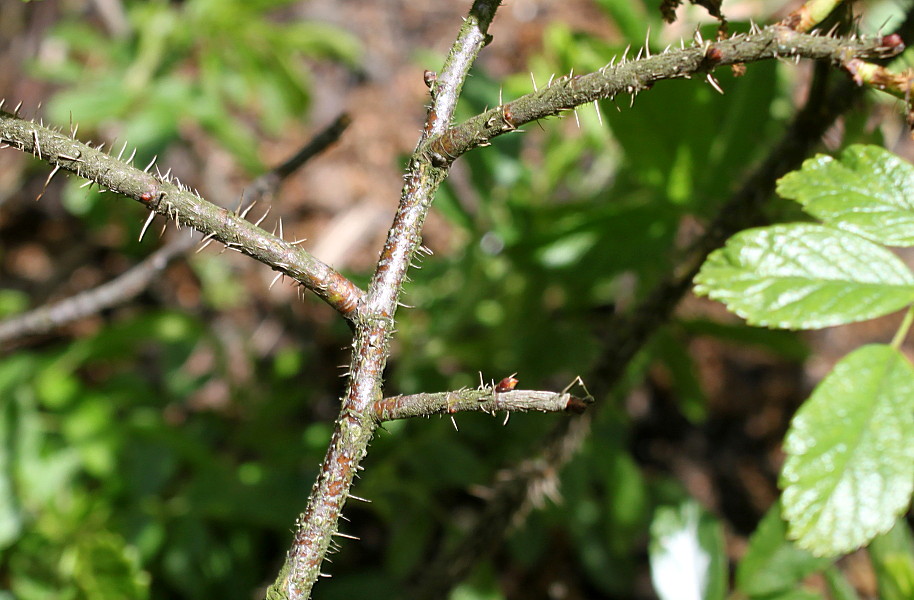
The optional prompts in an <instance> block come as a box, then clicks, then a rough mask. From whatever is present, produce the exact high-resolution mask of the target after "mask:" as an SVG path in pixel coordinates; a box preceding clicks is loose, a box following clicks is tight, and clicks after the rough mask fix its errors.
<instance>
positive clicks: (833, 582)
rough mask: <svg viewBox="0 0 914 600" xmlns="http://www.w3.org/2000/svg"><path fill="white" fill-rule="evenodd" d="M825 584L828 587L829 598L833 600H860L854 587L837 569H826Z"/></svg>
mask: <svg viewBox="0 0 914 600" xmlns="http://www.w3.org/2000/svg"><path fill="white" fill-rule="evenodd" d="M825 584H826V585H827V586H828V593H829V597H830V598H832V600H860V596H858V595H857V591H856V590H854V586H852V585H851V584H850V582H848V581H847V579H845V578H844V575H842V574H841V571H839V570H838V569H836V568H835V567H830V568H828V569H826V571H825Z"/></svg>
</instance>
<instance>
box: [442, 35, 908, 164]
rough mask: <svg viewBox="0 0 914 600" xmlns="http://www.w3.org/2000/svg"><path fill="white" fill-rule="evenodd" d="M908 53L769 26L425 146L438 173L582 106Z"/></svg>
mask: <svg viewBox="0 0 914 600" xmlns="http://www.w3.org/2000/svg"><path fill="white" fill-rule="evenodd" d="M902 50H904V44H902V43H901V40H900V39H897V38H893V37H891V36H889V37H885V38H882V37H879V38H855V39H847V38H832V37H823V36H818V35H813V34H807V33H798V32H796V31H793V30H792V29H789V28H787V27H782V26H776V25H775V26H770V27H766V28H764V29H761V30H758V31H757V32H756V33H749V34H741V35H736V36H734V37H732V38H729V39H726V40H722V41H719V42H710V41H702V40H696V41H695V42H694V43H693V45H692V46H691V47H688V48H682V49H677V50H667V51H665V52H663V53H661V54H658V55H656V56H651V55H650V52H649V51H648V50H647V49H644V50H643V51H642V53H644V54H645V57H644V58H641V54H642V53H639V55H638V58H636V59H634V60H631V59H626V57H625V55H623V56H622V58H621V59H620V60H619V62H618V63H616V62H615V61H616V59H615V58H613V60H612V61H611V62H610V63H609V64H607V65H606V66H605V67H603V68H602V69H600V70H598V71H595V72H593V73H588V74H586V75H571V74H569V75H565V76H563V77H560V78H558V79H555V80H550V81H549V83H548V84H547V85H546V87H543V88H542V89H539V90H536V91H534V92H533V93H530V94H526V95H525V96H521V97H520V98H518V99H517V100H514V101H512V102H508V103H506V104H503V105H501V106H497V107H495V108H493V109H491V110H489V111H486V112H484V113H482V114H479V115H476V116H475V117H472V118H471V119H468V120H467V121H464V122H463V123H461V124H460V125H457V126H455V127H452V128H450V129H448V130H447V131H446V132H445V133H444V134H443V135H441V136H440V137H437V138H435V139H433V140H431V141H429V143H428V144H427V145H426V146H425V150H426V152H428V154H429V155H430V156H431V158H432V160H433V161H434V163H435V164H437V165H447V164H450V163H451V162H452V161H453V160H454V159H456V158H457V157H458V156H460V155H462V154H464V153H465V152H467V151H468V150H470V149H472V148H475V147H478V146H485V145H487V144H488V143H489V142H490V140H492V139H493V138H495V137H497V136H499V135H503V134H505V133H510V132H512V131H516V130H517V128H518V127H520V126H522V125H524V124H526V123H529V122H531V121H536V120H538V119H544V118H546V117H551V116H555V115H558V114H561V113H562V112H564V111H567V110H571V109H574V108H575V107H577V106H581V105H584V104H588V103H590V102H595V101H597V100H602V99H610V100H612V99H615V98H616V96H618V95H620V94H627V95H629V96H630V97H631V99H632V101H634V97H635V96H636V95H637V94H638V93H639V92H641V91H643V90H646V89H649V88H651V87H652V86H653V85H654V84H655V83H657V82H658V81H662V80H664V79H681V78H686V79H689V78H691V77H693V76H695V75H701V74H705V78H706V79H707V81H708V82H709V83H710V84H711V85H712V86H714V87H715V88H717V89H719V87H718V84H717V82H716V80H714V78H713V75H711V72H712V71H713V70H714V69H716V68H717V67H721V66H726V65H734V64H744V63H752V62H757V61H760V60H769V59H772V58H795V59H797V60H799V59H800V58H810V59H815V60H827V61H831V62H832V63H834V64H836V65H839V66H843V65H846V64H847V63H848V61H850V60H852V59H859V58H884V57H890V56H895V55H897V54H899V53H900V52H901V51H902Z"/></svg>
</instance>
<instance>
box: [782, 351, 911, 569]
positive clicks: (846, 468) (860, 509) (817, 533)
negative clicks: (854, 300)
mask: <svg viewBox="0 0 914 600" xmlns="http://www.w3.org/2000/svg"><path fill="white" fill-rule="evenodd" d="M912 399H914V368H912V367H911V365H910V363H908V361H907V360H906V359H905V358H904V357H903V356H902V355H901V354H900V353H899V352H898V351H897V350H895V349H894V348H891V347H890V346H883V345H869V346H864V347H862V348H859V349H858V350H856V351H854V352H852V353H851V354H849V355H848V356H846V357H845V358H843V359H842V360H841V361H840V362H839V363H838V364H837V365H835V368H834V370H833V371H832V372H831V373H830V374H829V375H828V377H826V378H825V379H824V380H823V381H822V382H821V383H820V384H819V386H818V387H817V388H816V390H815V391H814V392H813V394H812V397H811V398H810V399H809V400H808V401H807V402H806V403H805V404H804V405H803V407H802V408H801V409H800V410H799V412H798V413H797V415H796V416H795V417H794V419H793V422H792V424H791V427H790V431H789V432H788V433H787V438H786V440H785V443H784V449H785V451H786V453H787V461H786V463H785V465H784V470H783V473H782V475H781V483H782V486H783V487H784V494H783V496H782V502H783V504H784V511H783V513H784V517H785V518H786V519H787V521H788V522H789V535H790V537H791V538H794V539H796V540H797V543H798V544H799V545H800V546H801V547H803V548H806V549H808V550H810V551H812V552H813V553H814V554H817V555H820V556H826V555H836V554H840V553H843V552H849V551H851V550H854V549H855V548H857V547H859V546H861V545H863V544H866V543H867V542H868V541H870V540H871V539H872V538H873V536H875V535H876V534H878V533H882V532H884V531H888V529H889V528H891V526H892V524H893V523H894V522H895V517H897V516H898V515H900V514H901V513H903V512H904V511H905V510H906V509H907V506H908V503H909V501H910V498H911V491H912V489H914V412H912V410H911V408H912Z"/></svg>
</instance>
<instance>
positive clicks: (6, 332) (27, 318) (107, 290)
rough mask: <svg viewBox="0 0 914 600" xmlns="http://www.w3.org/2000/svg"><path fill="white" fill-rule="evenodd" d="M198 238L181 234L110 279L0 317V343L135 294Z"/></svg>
mask: <svg viewBox="0 0 914 600" xmlns="http://www.w3.org/2000/svg"><path fill="white" fill-rule="evenodd" d="M198 240H199V236H193V235H182V236H180V237H179V238H177V239H176V240H174V241H173V242H171V243H169V244H167V245H165V246H163V247H161V248H159V249H158V250H156V251H155V252H154V253H153V254H152V255H150V256H149V257H148V258H146V259H145V260H143V261H142V262H141V263H139V264H137V265H136V266H134V267H131V268H130V269H129V270H127V271H126V272H124V273H123V274H121V275H119V276H117V277H115V278H114V279H112V280H111V281H108V282H106V283H104V284H102V285H100V286H98V287H95V288H92V289H90V290H86V291H84V292H80V293H78V294H75V295H73V296H70V297H69V298H66V299H64V300H61V301H59V302H54V303H53V304H48V305H46V306H42V307H39V308H36V309H35V310H30V311H28V312H26V313H23V314H20V315H16V316H14V317H10V318H8V319H5V320H3V321H0V343H3V342H8V341H10V340H13V339H16V338H19V337H23V336H26V335H35V334H40V333H45V332H48V331H50V330H51V329H54V328H55V327H60V326H62V325H65V324H67V323H71V322H73V321H76V320H77V319H82V318H84V317H87V316H89V315H94V314H98V313H99V312H101V311H103V310H105V309H108V308H111V307H112V306H117V305H118V304H123V303H124V302H126V301H127V300H130V299H131V298H135V297H136V296H138V295H140V294H141V293H142V292H143V290H145V289H146V288H147V287H148V286H149V283H150V282H151V281H153V280H154V279H155V278H156V277H157V276H158V275H159V273H161V272H162V271H163V270H164V269H165V267H167V266H168V264H169V263H170V262H171V261H172V260H173V259H175V258H176V257H178V256H181V255H182V254H184V253H185V252H186V251H187V250H189V249H190V248H192V247H193V245H194V244H195V243H196V242H197V241H198Z"/></svg>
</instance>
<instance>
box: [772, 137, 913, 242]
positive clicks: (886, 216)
mask: <svg viewBox="0 0 914 600" xmlns="http://www.w3.org/2000/svg"><path fill="white" fill-rule="evenodd" d="M777 189H778V193H779V194H780V195H781V196H784V197H785V198H790V199H792V200H796V201H797V202H799V203H800V204H802V205H803V209H804V210H805V211H806V212H808V213H809V214H811V215H812V216H814V217H816V218H817V219H820V220H822V221H824V222H826V223H829V224H831V225H834V226H835V227H839V228H841V229H844V230H846V231H850V232H853V233H856V234H857V235H862V236H864V237H866V238H869V239H871V240H874V241H877V242H881V243H883V244H887V245H889V246H912V245H914V166H912V165H911V164H910V163H908V162H906V161H904V160H903V159H901V158H900V157H898V156H897V155H895V154H893V153H892V152H889V151H888V150H885V149H884V148H880V147H879V146H864V145H854V146H849V147H848V148H847V149H846V150H844V152H842V153H841V158H840V159H834V158H832V157H830V156H826V155H823V154H820V155H818V156H816V157H815V158H810V159H809V160H807V161H806V162H804V163H803V167H802V168H801V169H800V170H798V171H794V172H792V173H788V174H787V175H785V176H784V177H783V178H782V179H781V180H780V181H779V182H778V188H777Z"/></svg>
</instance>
